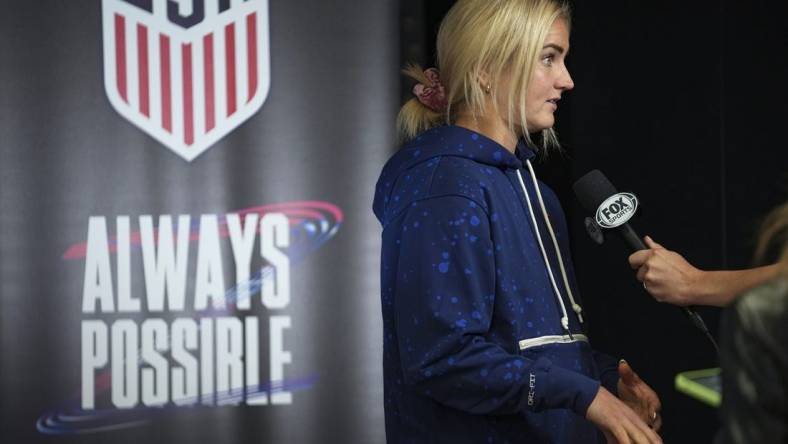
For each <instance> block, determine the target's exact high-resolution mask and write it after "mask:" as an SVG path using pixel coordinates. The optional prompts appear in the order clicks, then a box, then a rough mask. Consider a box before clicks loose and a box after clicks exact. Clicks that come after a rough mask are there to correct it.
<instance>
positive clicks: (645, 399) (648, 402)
mask: <svg viewBox="0 0 788 444" xmlns="http://www.w3.org/2000/svg"><path fill="white" fill-rule="evenodd" d="M618 374H619V376H620V378H619V380H618V398H619V399H620V400H622V401H624V403H625V404H626V405H628V406H629V407H630V408H631V409H632V410H633V411H634V412H635V413H637V414H638V416H639V417H640V419H642V420H643V421H644V422H645V423H646V424H648V425H649V427H651V428H652V429H654V431H655V432H658V431H659V429H660V427H662V416H661V415H660V414H659V411H660V410H661V408H662V403H660V401H659V396H657V393H656V392H654V390H652V389H651V387H649V386H648V384H646V383H645V382H643V380H642V379H640V376H638V374H637V373H635V371H634V370H632V367H630V366H629V364H628V363H627V361H624V360H622V361H621V362H619V363H618Z"/></svg>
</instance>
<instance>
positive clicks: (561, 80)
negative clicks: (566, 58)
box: [555, 65, 575, 91]
mask: <svg viewBox="0 0 788 444" xmlns="http://www.w3.org/2000/svg"><path fill="white" fill-rule="evenodd" d="M555 86H556V88H557V89H560V90H562V91H569V90H571V89H573V88H574V87H575V82H574V80H572V76H571V75H570V74H569V68H567V67H566V65H564V71H563V72H562V73H561V75H560V76H558V79H556V85H555Z"/></svg>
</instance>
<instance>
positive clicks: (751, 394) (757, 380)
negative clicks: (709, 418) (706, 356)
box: [716, 203, 788, 444]
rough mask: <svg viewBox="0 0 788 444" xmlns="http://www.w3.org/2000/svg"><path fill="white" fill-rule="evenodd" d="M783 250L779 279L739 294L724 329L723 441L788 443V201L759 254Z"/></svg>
mask: <svg viewBox="0 0 788 444" xmlns="http://www.w3.org/2000/svg"><path fill="white" fill-rule="evenodd" d="M773 248H776V249H778V250H781V255H780V256H781V259H780V260H779V261H778V262H777V264H775V265H774V267H775V272H774V279H771V280H769V281H767V282H765V283H763V284H761V285H759V286H758V287H756V288H753V289H751V290H750V291H748V292H746V293H744V294H742V295H741V296H738V297H737V298H735V299H734V300H733V302H732V305H731V306H730V307H729V308H728V309H727V310H725V314H724V316H723V322H722V328H720V337H721V347H720V365H721V367H722V407H721V409H720V411H721V413H722V430H721V433H720V434H719V436H718V441H716V442H717V443H718V444H727V443H736V444H744V443H753V442H757V443H764V444H770V443H775V444H776V443H785V442H788V346H786V344H788V329H786V328H785V325H786V323H788V203H785V204H783V205H782V206H781V207H778V208H777V209H775V210H774V211H773V212H772V213H771V214H770V216H769V217H768V218H767V219H766V222H765V223H764V227H763V229H762V234H761V238H760V240H759V242H758V249H757V252H756V258H758V260H759V261H762V259H763V258H764V256H766V255H767V254H766V253H767V251H769V250H770V249H773Z"/></svg>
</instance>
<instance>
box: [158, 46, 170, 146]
mask: <svg viewBox="0 0 788 444" xmlns="http://www.w3.org/2000/svg"><path fill="white" fill-rule="evenodd" d="M159 66H160V67H161V125H162V126H163V127H164V129H165V130H167V132H169V133H172V91H171V79H170V38H169V37H167V36H166V35H164V34H161V35H159Z"/></svg>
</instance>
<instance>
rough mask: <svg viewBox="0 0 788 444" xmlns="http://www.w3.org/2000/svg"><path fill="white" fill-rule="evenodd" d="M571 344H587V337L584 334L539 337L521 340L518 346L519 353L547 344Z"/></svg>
mask: <svg viewBox="0 0 788 444" xmlns="http://www.w3.org/2000/svg"><path fill="white" fill-rule="evenodd" d="M572 342H586V343H587V342H588V337H587V336H586V335H584V334H578V333H575V334H573V335H550V336H539V337H538V338H530V339H523V340H522V341H520V342H519V343H518V344H519V345H520V351H522V350H525V349H528V348H532V347H539V346H542V345H547V344H570V343H572Z"/></svg>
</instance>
